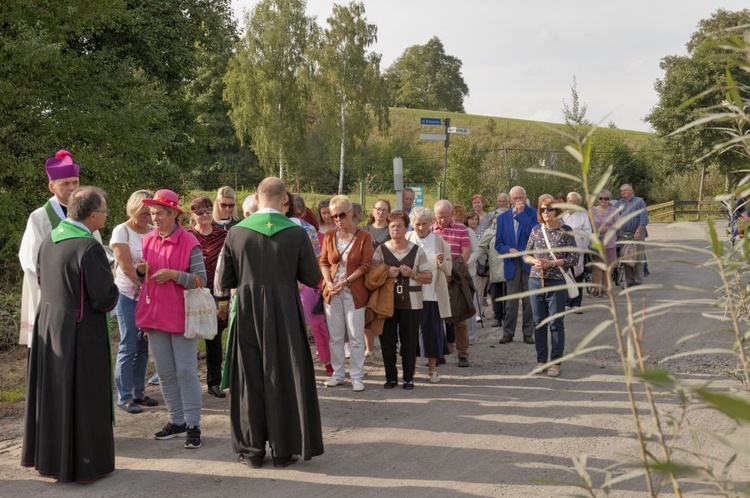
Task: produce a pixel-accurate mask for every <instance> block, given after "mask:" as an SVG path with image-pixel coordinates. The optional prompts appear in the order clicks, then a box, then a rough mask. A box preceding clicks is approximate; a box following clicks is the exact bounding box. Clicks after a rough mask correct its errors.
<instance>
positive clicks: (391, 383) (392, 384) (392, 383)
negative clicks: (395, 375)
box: [383, 380, 398, 389]
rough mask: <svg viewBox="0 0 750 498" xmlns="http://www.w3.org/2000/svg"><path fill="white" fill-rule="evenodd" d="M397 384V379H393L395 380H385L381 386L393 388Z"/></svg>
mask: <svg viewBox="0 0 750 498" xmlns="http://www.w3.org/2000/svg"><path fill="white" fill-rule="evenodd" d="M397 385H398V382H397V381H395V380H387V381H385V384H383V387H384V388H385V389H393V388H394V387H396V386H397Z"/></svg>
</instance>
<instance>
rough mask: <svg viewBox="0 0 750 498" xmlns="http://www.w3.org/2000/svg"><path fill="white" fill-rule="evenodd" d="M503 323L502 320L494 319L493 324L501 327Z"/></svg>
mask: <svg viewBox="0 0 750 498" xmlns="http://www.w3.org/2000/svg"><path fill="white" fill-rule="evenodd" d="M501 325H502V323H500V320H492V326H493V327H499V326H501Z"/></svg>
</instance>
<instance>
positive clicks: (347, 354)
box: [344, 342, 352, 360]
mask: <svg viewBox="0 0 750 498" xmlns="http://www.w3.org/2000/svg"><path fill="white" fill-rule="evenodd" d="M351 356H352V352H351V350H349V343H348V342H345V343H344V358H346V359H347V360H348V359H349V358H351Z"/></svg>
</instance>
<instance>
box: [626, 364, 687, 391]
mask: <svg viewBox="0 0 750 498" xmlns="http://www.w3.org/2000/svg"><path fill="white" fill-rule="evenodd" d="M634 375H635V376H636V377H638V378H639V379H641V380H643V381H644V382H646V383H647V384H650V385H652V386H654V387H657V388H660V389H665V390H669V391H673V390H674V388H675V386H676V385H677V380H676V379H675V378H674V377H673V376H672V374H670V373H669V372H667V371H666V370H661V369H656V368H653V369H648V370H646V371H645V372H635V373H634Z"/></svg>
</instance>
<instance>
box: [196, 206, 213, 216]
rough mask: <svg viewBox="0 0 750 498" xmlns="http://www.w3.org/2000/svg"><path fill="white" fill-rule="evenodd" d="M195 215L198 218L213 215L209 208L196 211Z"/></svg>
mask: <svg viewBox="0 0 750 498" xmlns="http://www.w3.org/2000/svg"><path fill="white" fill-rule="evenodd" d="M193 213H195V214H196V216H203V215H204V214H208V215H210V214H212V212H211V210H210V209H208V208H204V209H196V210H195V211H193Z"/></svg>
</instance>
